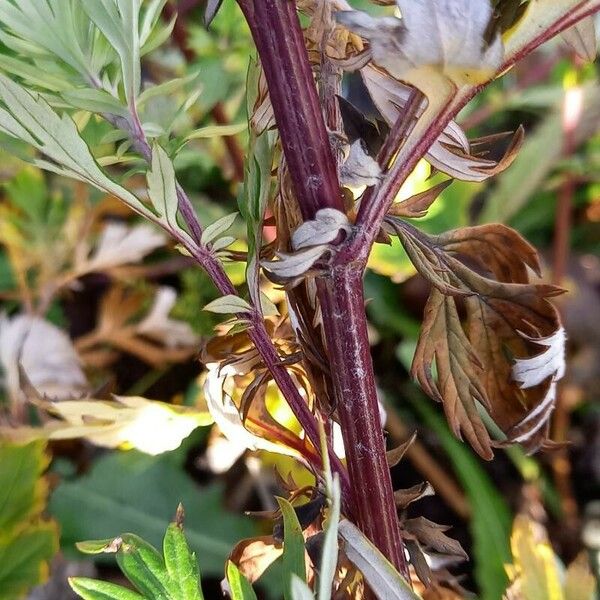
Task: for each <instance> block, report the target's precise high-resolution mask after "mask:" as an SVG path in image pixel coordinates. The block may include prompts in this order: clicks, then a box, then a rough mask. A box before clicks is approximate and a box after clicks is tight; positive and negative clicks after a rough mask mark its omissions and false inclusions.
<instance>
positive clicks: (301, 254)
mask: <svg viewBox="0 0 600 600" xmlns="http://www.w3.org/2000/svg"><path fill="white" fill-rule="evenodd" d="M328 249H329V246H328V245H327V244H321V245H320V246H310V247H309V248H304V249H302V250H298V251H297V252H294V253H293V254H287V253H285V252H279V253H278V254H277V256H278V257H279V260H278V261H270V262H264V263H263V267H264V268H265V269H266V270H267V271H269V272H270V273H273V275H276V276H278V277H284V278H286V279H294V278H295V277H300V276H301V275H304V273H306V272H307V271H308V270H309V269H310V268H311V267H312V266H313V265H314V264H315V263H316V262H317V261H318V260H319V259H320V258H321V256H323V254H325V252H327V250H328Z"/></svg>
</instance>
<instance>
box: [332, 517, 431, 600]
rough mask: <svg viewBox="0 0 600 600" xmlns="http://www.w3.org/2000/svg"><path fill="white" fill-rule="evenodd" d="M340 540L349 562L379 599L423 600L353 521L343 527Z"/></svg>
mask: <svg viewBox="0 0 600 600" xmlns="http://www.w3.org/2000/svg"><path fill="white" fill-rule="evenodd" d="M339 533H340V537H341V538H342V540H343V541H344V549H345V552H346V556H347V557H348V560H349V561H350V562H351V563H352V564H353V565H354V566H355V567H356V568H357V569H358V570H359V571H360V572H361V573H362V574H363V577H364V578H365V580H366V581H367V583H368V584H369V587H370V588H371V589H372V590H373V592H374V594H375V595H376V596H377V598H378V599H379V600H419V599H420V596H419V595H417V594H416V593H415V592H413V590H412V589H411V587H410V585H409V584H408V583H407V582H406V580H405V579H404V577H402V575H400V573H398V571H397V570H396V569H395V568H394V565H392V563H391V562H390V561H389V560H388V559H387V558H386V557H385V556H384V555H383V554H381V552H380V551H379V550H378V549H377V548H376V547H375V546H374V545H373V544H372V543H371V542H370V541H369V540H368V538H367V537H366V536H365V535H364V533H362V532H361V531H360V529H358V527H356V526H355V525H353V524H352V523H350V521H346V520H343V521H342V522H341V523H340V524H339Z"/></svg>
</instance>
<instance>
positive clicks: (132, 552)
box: [116, 533, 172, 599]
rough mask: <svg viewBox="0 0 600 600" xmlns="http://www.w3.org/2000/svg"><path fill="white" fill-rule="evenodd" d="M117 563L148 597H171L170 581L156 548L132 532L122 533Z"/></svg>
mask: <svg viewBox="0 0 600 600" xmlns="http://www.w3.org/2000/svg"><path fill="white" fill-rule="evenodd" d="M120 537H121V540H122V542H121V546H120V548H119V550H118V552H117V555H116V556H117V563H118V565H119V567H120V568H121V570H122V571H123V573H124V574H125V576H126V577H127V579H129V581H131V583H133V585H134V586H135V587H136V588H137V589H138V590H139V591H140V592H141V593H142V594H143V595H144V596H147V597H149V598H165V599H167V598H171V597H172V595H171V592H172V590H171V587H172V582H171V580H170V578H169V574H168V573H167V569H166V566H165V562H164V560H163V558H162V556H161V555H160V553H159V552H158V550H157V549H156V548H155V547H154V546H152V545H151V544H149V543H148V542H146V541H145V540H143V539H142V538H140V537H139V536H137V535H135V534H133V533H124V534H123V535H122V536H120Z"/></svg>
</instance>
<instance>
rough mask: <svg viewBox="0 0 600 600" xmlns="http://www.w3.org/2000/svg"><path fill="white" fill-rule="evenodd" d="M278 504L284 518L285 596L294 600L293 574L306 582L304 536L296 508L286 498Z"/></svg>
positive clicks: (279, 499)
mask: <svg viewBox="0 0 600 600" xmlns="http://www.w3.org/2000/svg"><path fill="white" fill-rule="evenodd" d="M277 502H278V503H279V508H280V509H281V516H282V517H283V577H284V586H285V587H284V596H285V599H286V600H293V598H294V596H293V594H292V587H291V585H292V584H291V582H292V574H295V575H297V576H298V577H299V578H300V579H301V580H302V581H303V582H305V581H306V563H305V550H304V536H303V535H302V528H301V527H300V523H299V522H298V517H297V516H296V511H295V510H294V507H293V506H292V505H291V504H290V503H289V502H288V501H287V500H286V499H285V498H277Z"/></svg>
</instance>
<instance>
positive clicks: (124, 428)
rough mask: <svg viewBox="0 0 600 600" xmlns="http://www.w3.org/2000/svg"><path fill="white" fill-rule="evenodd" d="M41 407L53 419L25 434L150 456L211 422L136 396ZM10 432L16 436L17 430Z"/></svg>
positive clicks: (205, 415)
mask: <svg viewBox="0 0 600 600" xmlns="http://www.w3.org/2000/svg"><path fill="white" fill-rule="evenodd" d="M42 407H43V408H44V409H45V410H46V411H47V412H48V413H49V414H51V415H53V416H54V417H56V418H55V419H53V420H50V421H49V422H48V423H46V424H45V425H44V427H42V428H39V429H28V430H27V431H26V432H24V434H25V435H27V436H29V437H33V436H37V437H39V438H47V439H51V440H66V439H72V438H85V439H87V440H89V441H90V442H92V443H93V444H96V445H98V446H103V447H105V448H119V447H121V448H136V449H137V450H140V451H141V452H145V453H146V454H152V455H156V454H160V453H162V452H168V451H170V450H174V449H175V448H178V447H179V446H180V444H181V442H182V441H183V440H184V439H185V438H186V437H187V436H188V435H190V433H191V432H192V431H193V430H194V429H196V428H197V427H200V426H204V425H209V424H210V423H212V418H211V417H210V415H209V414H208V413H206V412H202V411H199V410H196V409H193V408H188V407H181V406H173V405H171V404H167V403H165V402H158V401H152V400H147V399H146V398H141V397H137V396H129V397H126V396H116V397H115V400H114V401H107V400H73V401H64V402H55V403H44V404H42ZM9 433H11V435H18V433H19V430H16V431H14V432H9Z"/></svg>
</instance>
